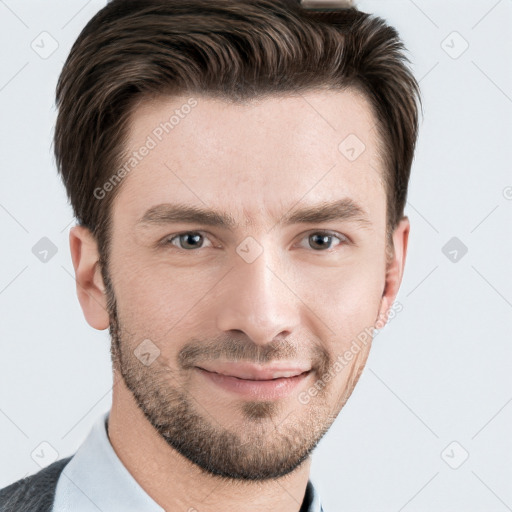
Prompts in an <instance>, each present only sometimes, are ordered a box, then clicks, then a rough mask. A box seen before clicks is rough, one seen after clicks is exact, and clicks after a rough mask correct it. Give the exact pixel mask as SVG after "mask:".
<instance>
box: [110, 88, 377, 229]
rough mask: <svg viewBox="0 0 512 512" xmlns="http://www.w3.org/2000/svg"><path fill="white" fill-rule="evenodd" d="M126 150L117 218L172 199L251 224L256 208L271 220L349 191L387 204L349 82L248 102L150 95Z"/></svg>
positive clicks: (365, 110)
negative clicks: (340, 88)
mask: <svg viewBox="0 0 512 512" xmlns="http://www.w3.org/2000/svg"><path fill="white" fill-rule="evenodd" d="M126 150H127V152H126V157H125V162H124V164H126V163H127V162H128V161H129V160H130V161H131V163H132V164H134V165H131V166H129V165H124V167H125V170H126V171H127V172H126V177H125V178H124V180H123V183H122V190H120V193H119V195H118V196H117V198H116V201H115V202H114V217H115V212H116V211H122V212H123V216H124V217H125V218H126V219H127V220H128V221H129V222H131V223H135V222H136V221H137V220H139V219H140V217H141V216H142V215H143V214H144V213H145V211H146V210H147V209H149V208H151V207H154V206H156V205H158V204H162V203H173V202H179V203H182V204H183V203H186V204H190V205H197V206H201V207H204V206H205V205H207V206H209V207H215V208H216V209H219V210H223V211H229V212H230V214H231V215H232V216H233V217H234V218H238V219H239V220H240V222H242V223H243V222H244V221H245V222H246V223H250V224H254V222H255V218H256V217H257V218H259V219H262V215H263V217H264V216H268V221H269V222H270V221H271V220H272V219H273V218H278V217H280V216H282V214H283V212H284V211H288V210H289V209H290V208H291V207H292V206H293V205H294V204H297V203H298V202H301V203H302V205H303V206H304V205H314V204H317V203H320V202H324V201H332V200H337V199H340V198H343V197H350V198H352V199H354V200H355V201H357V202H358V203H361V204H364V205H366V206H367V209H368V210H374V211H373V216H375V215H379V214H382V211H383V208H384V207H385V196H384V188H383V185H382V179H381V173H382V164H381V162H380V158H379V147H378V134H377V127H376V125H375V119H374V117H373V114H372V112H371V108H370V105H369V103H368V102H367V100H366V99H365V98H364V97H363V96H362V95H361V94H359V93H358V92H356V91H352V90H346V91H326V90H315V91H311V92H307V93H303V94H300V95H288V96H270V97H266V98H263V99H258V100H254V101H250V102H248V103H245V104H234V103H231V102H228V101H224V100H221V99H216V98H211V97H206V96H190V95H184V96H173V97H159V98H157V99H151V100H149V99H148V100H145V101H142V102H141V103H140V104H139V105H138V106H137V107H136V108H135V110H134V112H133V114H132V117H131V120H130V126H129V131H128V137H127V141H126ZM368 213H369V216H370V217H371V216H372V212H371V211H368ZM256 222H257V221H256Z"/></svg>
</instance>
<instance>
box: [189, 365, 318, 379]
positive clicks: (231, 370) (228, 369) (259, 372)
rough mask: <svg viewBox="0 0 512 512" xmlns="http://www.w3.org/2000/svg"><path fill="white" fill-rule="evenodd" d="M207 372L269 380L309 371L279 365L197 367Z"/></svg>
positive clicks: (300, 366)
mask: <svg viewBox="0 0 512 512" xmlns="http://www.w3.org/2000/svg"><path fill="white" fill-rule="evenodd" d="M198 368H201V369H202V370H206V371H208V372H213V373H220V374H221V375H226V376H229V377H237V378H239V379H246V380H271V379H278V378H280V377H295V376H296V375H300V374H301V373H304V372H308V371H309V370H311V366H310V365H307V364H297V363H281V364H279V365H272V366H262V365H257V364H251V363H240V362H237V363H219V362H216V363H211V364H203V365H201V366H198Z"/></svg>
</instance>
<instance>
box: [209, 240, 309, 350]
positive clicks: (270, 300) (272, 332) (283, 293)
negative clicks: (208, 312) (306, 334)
mask: <svg viewBox="0 0 512 512" xmlns="http://www.w3.org/2000/svg"><path fill="white" fill-rule="evenodd" d="M277 252H278V251H276V252H272V251H270V250H269V249H266V248H265V249H264V250H263V252H262V254H260V256H258V258H256V260H254V261H253V262H252V263H248V262H246V261H244V259H243V258H241V257H239V256H238V255H237V254H235V257H234V261H235V264H234V268H232V270H231V271H230V272H229V273H228V275H227V276H226V277H225V279H223V285H224V286H223V287H222V292H221V295H220V296H218V297H217V298H218V300H219V302H218V312H217V328H218V329H220V330H222V331H225V332H229V331H236V332H243V333H244V334H245V335H247V336H248V337H249V338H250V339H251V340H252V341H253V343H255V344H258V345H265V344H267V343H270V342H271V341H272V340H274V339H275V338H276V337H278V336H279V337H286V336H289V335H290V334H291V333H293V332H294V331H295V330H296V329H297V327H298V326H299V323H300V304H301V302H300V300H299V298H298V297H297V296H296V295H295V294H294V292H293V283H289V280H290V278H289V277H288V279H287V276H289V275H290V273H289V272H286V271H284V270H283V268H284V266H285V265H283V262H282V261H281V262H279V261H278V260H279V255H278V254H276V253H277Z"/></svg>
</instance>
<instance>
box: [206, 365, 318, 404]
mask: <svg viewBox="0 0 512 512" xmlns="http://www.w3.org/2000/svg"><path fill="white" fill-rule="evenodd" d="M197 369H198V370H199V372H200V373H201V374H202V375H204V376H205V377H206V378H207V379H208V380H209V381H210V382H213V383H214V384H216V385H217V386H219V387H221V388H222V389H225V390H226V391H230V392H232V393H237V394H238V395H242V396H245V397H248V398H258V399H261V400H275V399H277V398H283V397H286V396H288V395H289V394H290V393H291V392H292V391H293V390H294V389H295V388H297V386H299V385H300V384H301V383H302V382H303V381H304V380H306V379H307V378H308V376H309V374H310V373H311V372H306V373H301V374H300V375H296V376H295V377H281V378H279V379H272V380H248V379H239V378H237V377H230V376H227V375H221V374H220V373H214V372H208V371H206V370H203V369H202V368H197Z"/></svg>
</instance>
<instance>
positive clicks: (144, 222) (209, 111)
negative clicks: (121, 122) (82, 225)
mask: <svg viewBox="0 0 512 512" xmlns="http://www.w3.org/2000/svg"><path fill="white" fill-rule="evenodd" d="M188 99H189V97H188V96H184V97H172V98H162V99H159V100H153V101H152V102H149V101H147V102H145V103H143V104H141V105H140V106H139V107H138V108H137V109H136V111H135V113H134V115H133V118H132V122H131V130H130V135H129V140H128V148H129V153H130V154H131V153H132V152H133V151H138V150H139V148H141V146H144V145H146V147H151V148H150V150H149V151H148V154H147V155H146V156H144V157H143V158H141V160H140V161H139V162H138V163H137V165H136V166H135V167H134V168H133V170H131V171H130V172H129V174H128V175H127V176H126V178H125V179H124V182H123V183H122V185H120V186H121V187H122V188H121V189H120V191H119V195H118V196H117V197H116V200H115V202H114V205H113V210H112V219H113V224H112V238H111V244H110V259H109V262H110V263H109V268H108V272H109V279H110V282H111V286H112V290H111V291H112V293H113V294H114V297H115V303H114V305H115V307H114V308H112V310H111V311H110V318H111V323H112V325H111V332H112V336H113V350H114V358H115V361H114V363H115V368H116V369H118V370H119V371H120V373H121V374H122V376H123V378H124V381H125V383H126V385H127V387H128V388H129V389H130V390H131V392H132V393H133V395H134V397H135V400H136V402H137V404H138V406H139V407H140V408H141V409H142V410H143V412H144V414H145V415H146V417H147V419H148V420H149V421H150V423H151V424H152V425H153V426H154V427H155V428H156V430H157V431H158V433H159V434H160V435H161V436H162V437H163V438H164V439H165V440H166V441H167V442H168V443H169V444H170V445H171V446H172V447H173V448H175V449H176V450H178V451H179V452H180V453H181V454H182V455H184V456H186V457H188V459H189V460H191V461H193V462H194V463H195V464H197V465H198V466H199V467H201V468H202V469H204V470H205V471H207V472H210V473H214V474H219V475H224V476H229V477H232V478H239V479H266V478H276V477H278V476H281V475H284V474H287V473H289V472H290V471H292V470H294V469H295V468H297V467H298V466H299V465H300V464H301V463H302V462H303V461H304V460H306V458H307V457H308V455H309V454H310V453H311V451H312V450H313V448H314V447H315V446H316V444H317V443H318V441H319V440H320V439H321V437H322V436H323V435H324V434H325V432H326V431H327V430H328V428H329V427H330V425H331V424H332V422H333V421H334V419H335V418H336V416H337V415H338V413H339V412H340V410H341V408H342V407H343V405H344V403H345V402H346V400H347V399H348V397H349V396H350V394H351V392H352V390H353V388H354V386H355V384H356V382H357V379H358V378H359V375H360V372H361V371H362V369H363V366H364V364H365V361H366V358H367V356H368V351H369V349H370V342H367V343H362V342H361V341H357V340H358V339H359V340H361V337H359V338H358V335H360V334H361V333H362V332H365V329H366V332H368V329H369V328H371V327H372V326H374V325H375V322H376V320H377V318H378V317H379V314H380V313H381V310H380V307H381V299H382V295H383V291H384V287H385V276H386V247H385V242H386V239H385V227H386V226H385V214H386V197H385V191H384V188H383V185H382V180H381V175H380V173H382V166H381V163H380V161H379V158H378V152H377V132H376V127H375V126H374V125H375V122H374V119H373V117H372V115H371V114H370V109H369V105H368V104H367V103H366V102H365V100H364V99H363V98H362V97H361V96H360V95H357V94H356V93H354V92H349V91H345V92H326V91H314V92H310V93H308V94H304V95H302V96H295V97H291V96H290V97H284V96H283V97H271V98H267V99H264V100H260V101H257V102H252V103H250V104H246V105H233V104H230V103H227V102H222V101H220V100H214V99H209V98H206V97H196V100H197V105H196V106H194V107H193V108H191V109H188V108H185V109H183V108H182V106H183V105H185V104H187V100H188ZM180 109H181V110H180ZM175 110H178V111H180V112H182V113H183V112H189V110H190V112H189V113H188V114H186V115H182V118H180V120H179V122H178V123H177V124H175V126H174V127H173V128H172V130H169V133H168V134H167V133H165V131H163V133H161V131H162V130H158V129H157V127H159V126H160V123H162V122H165V121H168V120H169V118H170V117H171V115H172V114H173V113H174V111H175ZM155 129H156V131H155ZM155 134H159V135H160V137H161V139H162V140H161V141H160V140H159V138H158V137H157V136H156V135H155ZM148 136H150V137H151V139H152V140H153V141H154V142H155V143H156V145H154V144H153V143H152V142H149V143H148ZM347 137H349V138H348V139H346V138H347ZM355 137H357V138H355ZM345 139H346V140H345ZM361 142H362V143H363V144H364V145H365V148H364V150H363V151H362V152H361V150H362V149H363V146H362V145H361ZM340 143H341V146H340ZM152 146H155V147H152ZM350 148H354V151H351V149H350ZM143 152H144V153H145V151H143ZM359 153H360V154H359ZM139 156H140V154H139ZM354 156H356V157H357V158H355V159H354ZM336 201H345V202H346V203H347V202H348V201H352V202H353V203H354V205H355V206H358V207H359V208H360V210H361V211H360V212H356V210H355V208H354V205H352V206H353V207H352V208H350V205H349V206H348V207H346V208H343V207H340V206H343V205H338V209H337V210H336V211H337V212H338V213H340V216H339V217H337V216H335V215H331V216H330V218H327V219H326V218H323V217H322V215H317V216H316V217H315V218H313V217H312V216H310V217H309V218H307V219H304V218H303V219H297V218H295V219H293V218H292V216H293V214H295V213H297V212H298V211H299V210H303V209H311V208H314V207H315V206H322V205H325V204H327V203H332V202H336ZM178 205H179V206H181V207H189V208H196V209H201V210H212V211H215V212H217V213H219V214H220V215H222V216H225V217H227V218H228V219H229V220H231V221H232V222H231V223H228V224H227V225H221V224H219V223H218V222H216V220H217V221H218V219H215V218H214V219H213V220H214V221H215V222H214V221H212V222H207V221H206V220H205V219H203V220H199V219H196V220H191V219H189V221H187V219H186V218H181V219H180V215H177V214H175V213H173V212H172V210H171V209H172V208H173V207H176V206H178ZM345 206H347V205H345ZM343 212H345V215H342V214H343ZM363 216H364V217H365V218H366V219H362V218H361V217H363ZM210 218H211V217H210ZM301 220H302V221H301ZM304 220H307V221H308V222H303V221H304ZM180 235H181V236H180ZM354 342H355V343H356V345H357V348H358V350H354V346H356V345H354ZM141 344H142V345H141ZM351 347H352V352H353V358H352V359H351V360H347V358H344V357H343V356H344V354H345V353H346V352H347V350H350V349H351ZM337 361H338V365H336V364H335V363H336V362H337ZM340 361H343V363H340ZM268 368H270V369H273V371H271V372H269V374H265V373H262V372H261V370H265V369H268ZM279 370H280V371H281V372H282V371H286V370H289V372H288V374H286V373H275V372H277V371H279ZM214 372H217V373H214ZM258 372H259V373H258ZM219 373H222V374H224V375H225V377H219V375H218V374H219ZM301 373H302V375H300V376H295V377H294V378H290V377H287V375H289V374H301ZM271 374H272V375H274V376H276V375H277V376H279V375H281V378H280V379H279V380H275V381H274V382H271V381H270V380H269V379H270V378H271V377H272V375H271ZM327 374H329V375H330V377H325V376H326V375H327ZM236 375H238V378H237V377H236ZM215 376H217V378H215ZM240 377H242V378H244V379H243V380H240ZM257 379H262V380H260V382H259V383H258V382H255V380H257ZM315 383H316V384H315Z"/></svg>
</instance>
